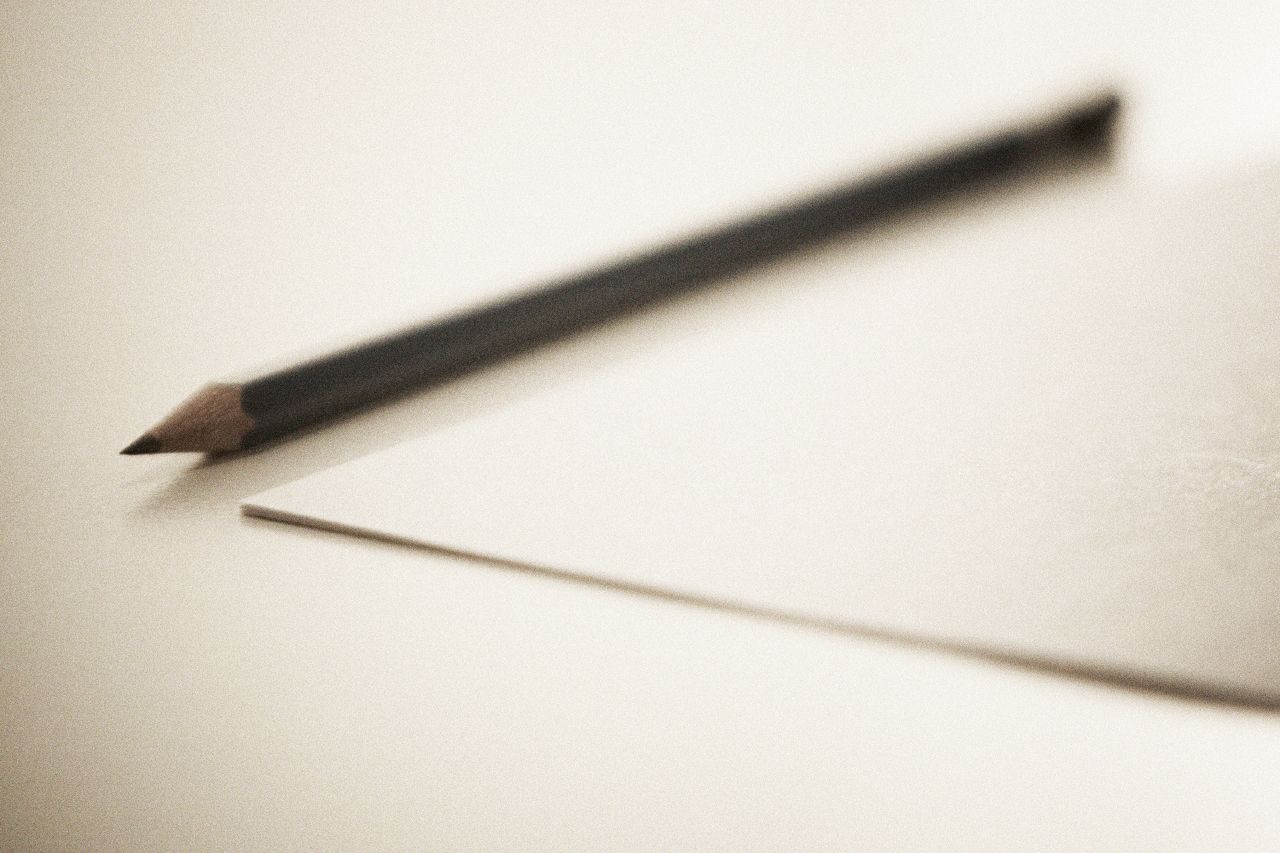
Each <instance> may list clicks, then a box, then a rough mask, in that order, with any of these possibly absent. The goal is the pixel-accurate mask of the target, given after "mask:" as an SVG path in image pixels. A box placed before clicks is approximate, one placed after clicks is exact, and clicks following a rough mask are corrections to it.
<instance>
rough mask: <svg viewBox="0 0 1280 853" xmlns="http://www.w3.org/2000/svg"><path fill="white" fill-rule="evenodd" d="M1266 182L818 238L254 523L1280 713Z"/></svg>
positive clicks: (270, 508) (1277, 350) (335, 475)
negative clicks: (581, 365) (1276, 704)
mask: <svg viewBox="0 0 1280 853" xmlns="http://www.w3.org/2000/svg"><path fill="white" fill-rule="evenodd" d="M1104 184H1105V181H1104ZM1277 187H1280V180H1277V177H1276V176H1274V175H1273V176H1271V177H1270V178H1269V179H1268V180H1265V181H1259V180H1256V178H1255V179H1253V180H1249V181H1244V182H1242V183H1241V184H1239V185H1234V186H1231V187H1224V188H1220V189H1217V190H1214V191H1212V192H1202V193H1200V194H1197V195H1193V196H1190V197H1187V198H1183V199H1181V200H1179V201H1178V202H1177V203H1170V202H1168V201H1167V200H1162V199H1142V198H1130V197H1128V196H1126V195H1125V194H1124V193H1123V192H1121V191H1119V190H1114V191H1113V190H1111V189H1104V190H1103V191H1101V192H1093V193H1092V194H1090V193H1084V194H1077V197H1070V196H1071V194H1070V192H1067V193H1065V196H1066V197H1063V196H1064V194H1063V193H1062V192H1059V194H1058V196H1053V194H1052V193H1050V197H1052V198H1053V199H1055V200H1052V201H1045V200H1044V198H1043V197H1041V196H1040V195H1038V194H1036V193H1031V195H1030V197H1018V198H1014V199H1011V200H1005V201H1004V202H1001V203H999V204H991V205H989V206H988V207H987V209H985V210H977V211H970V212H968V213H961V214H959V215H955V216H952V217H950V218H948V219H946V221H939V220H938V219H937V218H935V219H931V220H928V221H924V222H918V223H914V224H910V225H908V226H906V227H904V228H902V229H899V230H898V231H897V232H895V233H892V234H890V235H887V236H886V237H884V238H883V239H881V240H880V241H878V242H873V243H871V244H867V243H865V242H862V243H851V244H849V245H845V246H837V247H833V248H831V249H828V250H824V251H822V252H818V253H814V254H812V255H809V256H807V257H805V258H803V259H799V260H797V261H796V262H793V263H786V264H782V265H778V266H776V267H774V268H772V269H770V270H768V271H764V272H761V273H757V274H754V275H752V276H749V277H747V279H745V280H740V281H737V282H734V283H732V284H730V285H727V286H725V287H724V288H721V289H719V290H717V291H715V292H712V293H710V294H705V295H702V296H698V297H695V298H693V299H689V300H684V301H682V302H680V303H678V304H674V305H671V306H668V307H666V308H664V309H662V310H661V311H658V312H654V313H652V314H650V315H648V316H646V317H643V318H639V319H637V320H635V321H634V322H635V323H637V324H640V326H639V327H640V328H644V329H649V330H651V334H649V335H647V336H642V337H644V339H645V343H644V344H643V345H641V346H636V345H634V338H633V339H631V345H628V346H626V347H620V348H619V351H618V352H616V354H615V357H613V358H611V359H609V360H608V361H607V362H605V363H602V364H600V365H598V367H596V368H595V369H594V370H593V371H592V372H590V373H589V375H586V376H578V377H574V378H572V379H569V380H566V381H564V382H550V383H549V387H547V388H545V389H544V390H542V391H540V392H538V393H535V394H533V395H532V396H528V397H526V398H525V399H522V400H520V401H518V402H515V403H512V404H508V405H503V406H500V407H497V408H495V410H493V411H492V412H490V413H488V414H487V415H485V416H483V417H480V418H478V419H476V420H473V421H470V422H466V423H462V424H459V425H456V426H453V427H451V428H449V429H446V430H445V431H443V432H441V433H439V434H434V435H430V436H427V437H424V438H422V439H421V440H417V441H414V442H410V443H406V444H403V445H400V446H397V447H394V448H392V449H390V450H387V451H384V452H382V453H378V454H375V455H373V456H370V457H367V458H363V459H359V460H356V461H353V462H351V463H348V464H345V465H342V466H339V467H337V468H334V469H332V470H328V471H324V472H321V473H318V474H315V475H313V476H310V477H308V478H306V479H303V480H301V481H299V482H296V483H293V484H290V485H287V486H284V487H281V488H277V489H274V490H272V491H269V492H266V493H264V494H261V495H258V496H255V497H253V498H250V499H249V500H247V501H246V502H245V504H244V509H245V511H246V512H247V513H249V514H252V515H258V516H264V517H268V518H276V519H281V520H286V521H294V522H298V523H302V524H308V525H314V526H320V527H329V528H332V529H338V530H345V531H348V532H352V533H357V534H363V535H371V536H376V537H380V538H386V539H393V540H396V541H402V542H406V543H416V544H422V545H427V546H431V547H439V548H444V549H449V550H453V551H458V552H464V553H467V554H473V555H480V556H482V557H486V558H494V559H497V560H501V561H509V562H512V563H516V564H520V565H522V566H530V567H536V568H540V569H546V570H549V571H552V572H556V573H568V574H571V575H579V576H583V577H587V578H592V579H595V580H598V581H603V582H606V583H610V584H617V585H620V586H622V587H626V588H628V589H632V590H634V589H641V590H652V591H657V592H661V593H663V594H667V595H671V596H675V597H685V598H689V599H691V600H696V601H698V602H703V603H706V602H711V603H719V604H724V605H726V606H732V607H737V608H741V609H745V610H750V611H753V612H757V613H764V614H770V615H776V616H781V617H785V618H789V619H795V620H799V621H805V622H813V623H815V624H821V625H824V626H827V627H835V628H837V629H846V630H850V631H854V632H865V633H871V634H880V635H888V636H894V637H899V638H904V639H908V640H919V641H922V642H926V643H938V644H942V645H947V646H952V647H955V648H962V649H968V650H970V651H976V652H978V653H981V654H993V655H996V656H998V657H1007V658H1008V659H1010V660H1016V661H1022V662H1024V663H1026V662H1030V663H1035V664H1045V665H1048V666H1051V667H1056V668H1060V669H1064V670H1071V671H1080V672H1084V673H1087V674H1092V675H1099V676H1102V677H1110V678H1116V679H1119V680H1122V681H1126V682H1130V683H1137V684H1144V685H1148V686H1155V687H1158V688H1162V689H1170V690H1177V691H1189V692H1192V693H1198V694H1203V695H1208V696H1216V697H1220V698H1228V699H1236V700H1244V701H1259V702H1273V701H1276V700H1280V653H1278V652H1277V643H1276V637H1277V636H1280V572H1277V570H1276V569H1277V564H1278V563H1280V559H1278V557H1277V548H1276V546H1277V544H1278V543H1280V524H1278V521H1277V520H1278V519H1280V344H1278V343H1277V340H1278V338H1277V335H1276V329H1280V260H1278V259H1277V254H1276V250H1275V248H1274V239H1273V235H1274V234H1275V233H1276V225H1277V224H1280V204H1277V203H1276V202H1275V201H1273V200H1272V199H1274V198H1276V197H1278V196H1280V193H1276V192H1275V191H1274V190H1275V189H1276V188H1277Z"/></svg>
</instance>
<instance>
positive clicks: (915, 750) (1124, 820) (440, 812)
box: [0, 2, 1280, 851]
mask: <svg viewBox="0 0 1280 853" xmlns="http://www.w3.org/2000/svg"><path fill="white" fill-rule="evenodd" d="M377 5H378V8H377V9H376V10H372V11H371V10H369V9H368V8H366V6H365V5H364V4H354V3H353V4H349V5H347V4H324V5H323V9H322V8H321V5H320V4H316V5H314V6H313V7H304V6H298V7H295V8H289V9H285V8H283V7H280V6H273V7H271V11H267V10H266V8H265V7H264V8H257V7H253V6H249V5H239V4H218V5H216V6H207V5H200V6H196V5H194V4H193V5H191V6H184V7H181V8H179V7H177V6H176V5H175V6H170V5H169V4H156V5H155V6H148V5H144V4H104V5H91V4H87V3H84V4H81V3H65V4H59V3H45V2H40V3H35V2H30V3H23V2H12V3H8V4H5V5H4V6H3V7H2V8H0V152H2V153H3V160H2V161H0V163H2V165H0V281H3V286H4V288H5V291H4V293H5V296H6V298H7V299H6V302H7V310H6V314H5V319H4V325H3V327H2V328H3V335H0V359H2V361H0V366H2V367H3V370H0V383H2V384H0V388H2V390H3V396H4V398H5V399H6V400H7V401H8V405H7V406H5V409H4V414H3V416H2V418H3V420H2V421H0V424H2V425H3V433H2V434H3V436H4V443H3V449H2V450H0V476H2V478H3V482H4V483H5V484H6V486H7V488H8V490H9V497H8V500H7V501H6V504H5V511H4V512H3V514H0V847H4V848H6V849H10V848H14V849H129V850H134V849H272V850H274V849H317V848H349V849H355V848H360V849H378V848H383V849H386V848H395V849H404V848H418V849H441V850H493V849H534V850H538V849H545V850H584V851H585V850H610V849H619V850H634V849H644V850H653V849H699V850H795V849H837V850H846V849H945V850H957V849H973V850H989V849H1017V850H1022V849H1063V850H1081V849H1159V850H1168V849H1216V850H1244V849H1257V850H1265V849H1275V848H1276V847H1277V845H1280V816H1278V815H1277V811H1276V802H1277V798H1276V793H1277V791H1278V790H1280V718H1278V717H1276V716H1275V715H1274V714H1269V713H1263V712H1255V711H1248V710H1243V709H1237V708H1228V707H1222V706H1213V705H1206V704H1197V703H1194V702H1189V701H1184V700H1176V699H1172V698H1167V697H1162V696H1158V695H1151V694H1142V693H1138V692H1130V691H1125V690H1121V689H1118V688H1114V687H1108V686H1105V685H1099V684H1094V683H1090V682H1086V681H1077V680H1070V679H1066V678H1062V677H1058V676H1052V675H1048V674H1043V673H1038V672H1034V671H1027V670H1017V669H1013V668H1008V667H1002V666H997V665H994V664H989V663H984V662H979V661H974V660H969V659H965V658H962V657H957V656H951V655H946V654H941V653H928V652H922V651H918V650H908V649H903V648H899V647H895V646H892V645H888V644H883V643H877V642H871V641H866V640H859V639H856V638H850V637H847V636H838V635H832V634H825V633H822V632H820V631H816V630H811V629H805V628H802V627H798V626H793V625H785V624H775V623H771V622H767V621H763V620H755V619H752V618H748V617H744V616H742V615H736V614H729V613H722V612H718V611H715V610H710V609H700V608H697V607H692V606H682V605H676V604H673V603H671V602H665V601H657V600H651V599H649V598H645V597H642V596H637V595H628V594H622V593H619V592H617V591H614V590H606V589H600V588H595V587H591V586H587V585H581V584H575V583H572V582H568V581H562V580H556V579H552V578H548V577H544V576H535V575H526V574H521V573H519V572H515V571H511V570H504V569H497V568H492V567H487V566H483V565H477V564H473V563H467V562H463V561H460V560H456V559H451V558H447V557H444V556H440V555H433V554H430V553H427V552H422V551H417V550H413V549H409V548H401V547H394V546H390V545H380V544H376V543H370V542H367V541H359V540H354V539H348V538H344V537H341V536H337V535H327V534H322V533H317V532H314V531H303V530H295V529H291V528H288V527H284V526H280V525H272V524H268V523H259V522H252V521H248V520H245V519H242V518H241V517H240V516H239V514H238V512H237V511H236V504H237V502H238V501H239V500H240V499H241V498H243V497H245V496H247V495H250V494H253V493H256V492H258V491H261V490H263V489H265V488H268V487H271V486H273V485H277V484H280V483H284V482H288V481H290V480H292V479H295V478H297V477H300V476H303V475H305V474H307V473H310V472H313V471H316V470H319V469H321V468H323V467H326V466H329V465H332V464H335V463H338V462H341V461H345V460H348V459H352V458H354V457H356V456H358V455H360V454H363V453H366V452H369V451H372V450H375V449H378V448H382V447H386V446H389V445H391V444H393V443H395V442H397V441H401V440H405V439H408V438H412V437H416V436H419V435H423V434H425V433H427V432H429V431H430V430H432V429H433V428H437V427H439V426H440V425H442V424H446V423H451V422H455V421H457V420H459V419H462V418H467V417H470V416H474V415H475V414H477V413H480V412H483V411H487V410H489V409H491V408H492V407H493V406H500V405H502V404H503V401H504V400H509V399H512V398H513V396H518V395H519V394H521V393H522V389H528V388H530V387H533V386H534V385H536V384H537V383H539V382H547V381H555V376H556V375H557V374H556V370H558V369H570V368H566V367H564V365H561V364H560V363H559V362H558V361H557V359H560V360H564V359H565V358H566V356H565V354H564V353H563V352H561V353H557V352H554V351H553V352H549V353H544V354H540V355H538V356H536V357H533V358H530V359H525V360H522V361H520V362H518V363H514V364H511V365H506V366H504V367H502V368H500V369H498V370H494V371H490V372H487V373H486V374H484V375H482V376H477V377H474V378H471V379H468V380H466V381H464V382H458V383H454V384H452V385H450V386H447V387H444V388H441V389H437V390H434V391H431V392H428V393H424V394H418V395H414V396H411V397H409V398H407V399H404V400H401V401H399V402H397V403H395V404H392V405H389V406H386V407H383V408H380V409H378V410H376V411H374V412H371V413H368V414H365V415H361V416H359V417H355V418H351V419H348V420H346V421H344V422H342V423H340V424H336V425H334V426H332V427H330V428H327V429H324V430H321V431H317V432H313V433H310V434H308V435H305V436H302V437H300V438H298V439H296V440H294V441H290V442H288V443H284V444H281V445H278V446H275V447H272V448H270V449H269V450H266V451H263V452H261V453H257V454H252V455H247V456H242V457H239V458H233V459H229V460H224V461H219V462H216V463H201V462H199V461H197V460H194V459H192V458H183V457H166V458H146V459H138V458H122V457H119V456H117V455H115V454H116V451H118V449H119V448H120V447H122V446H123V445H124V444H126V443H127V442H128V441H130V440H131V439H132V438H134V437H135V435H136V434H137V433H139V432H141V431H142V430H143V429H144V428H145V427H147V426H149V424H150V422H151V421H152V420H153V419H154V418H155V417H157V416H158V415H160V414H162V413H163V412H164V411H166V410H167V409H168V408H169V407H170V406H171V405H172V404H173V403H174V402H176V400H177V399H178V398H180V397H182V396H183V395H184V394H186V393H187V392H189V391H190V390H193V388H194V386H195V385H196V384H198V383H199V382H200V381H202V380H204V379H207V378H213V377H216V376H218V375H219V374H222V373H225V372H227V371H229V370H231V369H234V368H236V367H240V366H245V365H251V364H253V363H255V362H257V361H260V360H262V358H263V357H264V356H275V355H282V354H285V353H288V352H290V351H292V350H296V349H298V348H302V347H306V346H309V345H312V344H314V343H315V342H316V341H321V340H326V339H332V338H337V337H343V336H346V335H348V334H349V333H352V332H358V331H360V330H362V329H377V328H382V327H385V326H387V325H388V324H391V325H394V324H396V323H400V322H404V321H405V320H406V319H409V318H412V317H415V316H419V315H426V314H429V313H432V312H435V311H440V310H444V309H447V308H449V307H454V306H457V305H460V304H463V303H465V302H469V301H473V300H475V299H478V298H481V297H483V296H485V295H488V294H492V293H495V292H497V291H500V290H502V289H505V288H508V287H510V286H511V284H512V283H513V282H523V281H528V280H530V279H531V278H534V277H536V276H537V275H538V274H540V273H545V272H551V271H554V270H557V269H561V268H564V267H565V266H567V265H571V264H572V263H575V262H580V261H581V260H583V259H586V258H590V257H595V256H598V255H599V254H602V253H607V252H608V251H614V250H617V249H620V248H623V247H625V246H626V245H629V244H630V242H631V241H633V240H634V237H635V235H637V234H652V235H654V236H655V237H657V236H661V235H662V234H664V233H666V232H667V231H669V230H671V229H673V228H676V227H684V226H687V225H691V224H696V223H698V222H700V221H703V220H705V219H707V218H715V217H716V216H719V215H723V214H725V213H726V212H729V211H732V210H735V209H737V208H739V207H741V206H742V205H743V204H745V203H749V202H752V201H759V200H762V199H765V198H768V197H770V196H771V195H772V194H776V193H779V192H784V191H786V190H787V189H789V188H792V187H795V186H797V185H798V184H802V183H804V182H805V181H819V180H821V179H822V178H824V177H828V176H832V175H839V174H844V173H846V172H847V171H849V170H852V169H856V168H858V167H861V166H866V165H868V164H873V163H876V162H880V161H882V160H884V159H885V158H887V157H890V156H892V155H893V154H894V152H898V151H900V150H901V149H902V146H904V145H911V144H913V142H918V141H919V140H921V139H926V138H933V137H934V136H938V137H940V136H942V135H945V134H947V133H948V132H950V131H951V129H953V128H954V127H957V126H958V124H959V123H962V122H964V121H966V120H972V117H973V116H974V115H987V114H990V115H995V114H998V113H999V112H1000V111H1001V110H1003V109H1006V108H1008V107H1009V106H1010V105H1013V104H1017V103H1021V102H1025V101H1027V100H1028V99H1032V98H1033V97H1034V96H1036V95H1037V94H1038V93H1043V92H1045V91H1048V90H1050V89H1053V88H1054V87H1056V86H1059V85H1061V84H1064V83H1066V82H1070V81H1073V80H1077V79H1081V78H1082V77H1084V76H1087V75H1089V74H1097V73H1098V69H1099V68H1102V69H1106V68H1112V69H1115V70H1117V71H1118V72H1119V74H1120V76H1121V77H1123V78H1124V79H1126V80H1130V81H1132V82H1133V84H1134V86H1135V91H1136V92H1137V93H1139V95H1140V96H1141V97H1140V98H1139V99H1138V100H1137V102H1136V103H1135V109H1134V112H1133V114H1132V116H1131V121H1130V125H1129V126H1128V131H1127V132H1129V133H1130V134H1131V135H1132V136H1133V138H1134V144H1133V145H1132V147H1131V148H1130V149H1129V153H1128V154H1127V155H1126V157H1127V159H1126V160H1124V162H1123V163H1122V166H1123V167H1124V169H1125V170H1127V172H1126V173H1127V174H1128V175H1129V177H1128V178H1127V179H1128V180H1138V181H1150V182H1153V183H1157V184H1161V185H1168V184H1169V183H1170V182H1176V181H1178V180H1180V179H1181V176H1183V175H1187V174H1193V175H1194V178H1195V180H1197V181H1199V180H1203V179H1205V178H1206V176H1211V175H1213V174H1215V173H1217V172H1219V171H1223V170H1227V169H1231V168H1237V167H1240V166H1241V164H1245V163H1247V162H1248V161H1250V160H1251V159H1262V158H1264V157H1265V156H1266V155H1267V154H1268V152H1274V151H1275V150H1276V149H1275V146H1274V141H1275V134H1274V131H1275V128H1276V124H1277V123H1276V121H1275V113H1274V105H1272V104H1270V103H1269V101H1268V98H1269V96H1270V95H1271V93H1272V90H1273V88H1274V87H1273V86H1272V84H1271V83H1270V82H1268V81H1274V80H1275V79H1276V71H1277V68H1278V67H1280V66H1277V64H1276V59H1275V57H1274V56H1273V55H1272V54H1273V53H1274V52H1275V51H1274V50H1273V46H1272V44H1271V42H1272V41H1274V34H1275V33H1276V32H1280V27H1278V26H1277V24H1278V23H1280V22H1278V21H1277V20H1276V13H1275V12H1274V11H1271V10H1270V9H1268V8H1266V7H1267V6H1268V5H1269V4H1258V5H1257V6H1256V7H1250V6H1248V5H1242V6H1241V7H1240V8H1238V9H1235V10H1232V11H1231V12H1230V13H1227V12H1226V11H1223V9H1222V7H1221V6H1219V5H1211V4H1207V3H1206V4H1182V5H1180V6H1179V7H1178V9H1177V10H1176V12H1175V10H1172V9H1167V8H1164V7H1162V6H1156V5H1155V4H1152V5H1151V6H1131V7H1125V8H1123V9H1119V10H1117V9H1114V8H1111V7H1110V6H1105V7H1104V6H1103V5H1102V4H1098V5H1097V6H1096V7H1094V6H1083V7H1082V6H1080V5H1078V4H1068V3H1059V4H1052V3H1045V4H1038V6H1037V8H1035V9H1034V10H1029V9H1028V4H1023V3H1013V2H1003V3H1001V2H986V3H983V4H979V5H978V6H967V7H965V8H964V9H959V8H951V5H947V4H932V3H924V2H912V3H908V4H891V3H884V4H879V5H875V6H870V5H868V6H856V5H855V6H849V5H848V4H831V5H830V7H828V8H820V6H819V5H818V4H811V5H808V6H802V5H797V4H782V3H777V4H770V3H765V2H758V3H753V4H749V5H745V4H744V5H741V6H737V7H734V8H732V9H730V8H726V7H724V6H722V5H720V4H694V5H690V4H674V3H673V4H670V5H669V6H667V7H663V6H648V7H644V8H642V7H640V6H639V5H636V6H632V5H629V4H617V5H616V6H615V7H613V8H608V7H607V4H604V5H601V4H597V5H594V6H590V7H583V8H573V7H572V6H570V5H569V4H555V5H553V4H539V5H535V6H530V7H528V8H509V7H508V4H493V5H492V7H490V8H482V7H481V6H480V5H478V4H468V5H467V8H461V7H459V8H450V7H448V6H446V5H445V4H434V5H432V6H429V7H427V8H425V9H421V8H409V6H408V5H394V6H393V5H391V4H377ZM952 5H958V4H952ZM1175 131H1176V132H1175ZM591 352H592V356H593V357H595V356H597V355H600V353H598V352H595V351H591ZM604 355H605V356H607V353H606V354H604ZM569 360H570V361H571V360H572V359H571V358H569ZM557 365H559V367H557Z"/></svg>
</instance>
